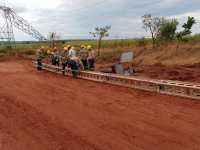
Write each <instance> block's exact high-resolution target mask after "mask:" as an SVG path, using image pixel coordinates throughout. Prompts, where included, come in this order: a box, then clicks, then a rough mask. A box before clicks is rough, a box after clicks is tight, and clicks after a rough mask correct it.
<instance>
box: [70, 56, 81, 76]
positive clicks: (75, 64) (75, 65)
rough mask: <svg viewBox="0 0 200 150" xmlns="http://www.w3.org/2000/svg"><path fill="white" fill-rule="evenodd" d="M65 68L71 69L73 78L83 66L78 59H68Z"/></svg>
mask: <svg viewBox="0 0 200 150" xmlns="http://www.w3.org/2000/svg"><path fill="white" fill-rule="evenodd" d="M67 66H68V67H69V68H70V69H71V71H72V75H73V78H76V77H77V74H78V72H79V70H84V66H83V63H82V61H81V60H80V58H79V57H72V58H71V59H69V61H68V63H67Z"/></svg>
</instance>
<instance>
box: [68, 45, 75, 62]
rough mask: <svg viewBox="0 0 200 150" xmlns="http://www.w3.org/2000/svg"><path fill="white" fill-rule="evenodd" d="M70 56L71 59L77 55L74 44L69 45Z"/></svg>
mask: <svg viewBox="0 0 200 150" xmlns="http://www.w3.org/2000/svg"><path fill="white" fill-rule="evenodd" d="M68 57H69V59H71V58H72V57H76V50H75V48H74V47H73V46H70V47H69V53H68Z"/></svg>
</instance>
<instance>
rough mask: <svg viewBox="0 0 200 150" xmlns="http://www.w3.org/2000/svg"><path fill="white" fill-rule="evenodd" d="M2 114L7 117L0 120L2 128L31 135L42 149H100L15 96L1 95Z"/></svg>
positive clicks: (0, 108)
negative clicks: (15, 99) (16, 99)
mask: <svg viewBox="0 0 200 150" xmlns="http://www.w3.org/2000/svg"><path fill="white" fill-rule="evenodd" d="M0 114H1V115H3V116H4V117H5V119H6V121H5V122H2V121H1V122H0V125H1V126H0V127H1V130H4V129H5V130H6V133H11V134H15V132H14V131H17V130H20V131H22V132H24V133H25V134H26V135H29V136H31V137H32V138H33V139H32V140H34V141H36V142H37V143H39V145H40V146H42V149H47V150H51V149H52V150H73V149H74V150H77V149H82V150H90V149H93V150H97V149H98V148H97V147H96V146H95V145H92V144H90V143H87V141H84V140H83V139H81V137H78V136H75V135H73V134H72V133H71V132H70V131H68V130H67V129H65V128H63V127H61V126H58V121H56V120H51V119H50V118H49V117H48V116H45V115H44V114H43V113H42V112H39V111H37V110H36V109H34V108H33V107H31V106H29V105H27V104H25V103H23V102H19V101H18V102H17V101H14V100H13V98H12V99H10V98H8V97H1V99H0ZM7 125H9V126H7ZM11 136H13V135H11ZM17 136H18V135H14V137H15V139H17V138H18V137H17ZM38 149H40V148H38Z"/></svg>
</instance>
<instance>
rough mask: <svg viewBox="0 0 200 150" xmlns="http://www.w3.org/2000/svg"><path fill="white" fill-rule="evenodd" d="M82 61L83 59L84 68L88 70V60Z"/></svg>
mask: <svg viewBox="0 0 200 150" xmlns="http://www.w3.org/2000/svg"><path fill="white" fill-rule="evenodd" d="M81 61H82V63H83V66H84V70H88V62H87V60H86V59H82V60H81Z"/></svg>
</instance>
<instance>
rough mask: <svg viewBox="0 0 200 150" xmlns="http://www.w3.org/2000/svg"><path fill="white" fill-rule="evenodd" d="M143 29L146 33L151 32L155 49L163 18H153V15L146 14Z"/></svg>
mask: <svg viewBox="0 0 200 150" xmlns="http://www.w3.org/2000/svg"><path fill="white" fill-rule="evenodd" d="M142 18H143V20H142V22H143V27H144V28H145V30H146V31H149V32H150V34H151V38H152V43H153V47H155V44H156V40H157V37H158V35H159V32H160V27H161V24H162V18H159V17H152V15H151V14H145V15H144V16H142Z"/></svg>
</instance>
